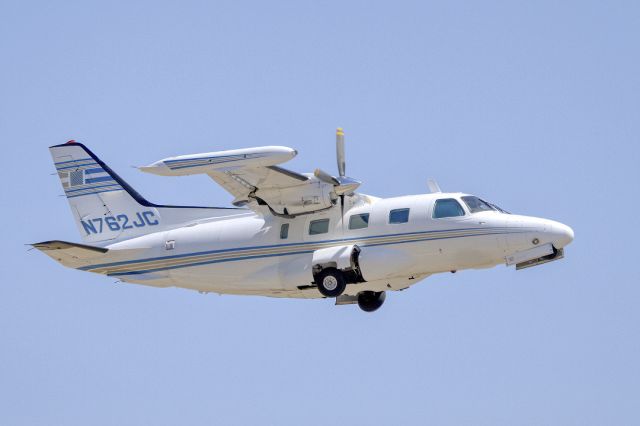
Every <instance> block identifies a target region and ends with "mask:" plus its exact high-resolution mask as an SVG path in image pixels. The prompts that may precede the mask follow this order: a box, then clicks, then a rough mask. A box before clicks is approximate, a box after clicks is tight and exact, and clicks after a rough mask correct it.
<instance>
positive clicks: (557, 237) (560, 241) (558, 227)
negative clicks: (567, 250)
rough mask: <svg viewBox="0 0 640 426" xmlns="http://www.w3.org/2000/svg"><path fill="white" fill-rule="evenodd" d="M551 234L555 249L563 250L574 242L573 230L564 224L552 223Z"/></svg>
mask: <svg viewBox="0 0 640 426" xmlns="http://www.w3.org/2000/svg"><path fill="white" fill-rule="evenodd" d="M551 234H552V239H553V245H554V247H555V248H562V247H564V246H566V245H568V244H569V243H571V241H573V229H571V228H570V227H568V226H567V225H565V224H564V223H560V222H552V223H551Z"/></svg>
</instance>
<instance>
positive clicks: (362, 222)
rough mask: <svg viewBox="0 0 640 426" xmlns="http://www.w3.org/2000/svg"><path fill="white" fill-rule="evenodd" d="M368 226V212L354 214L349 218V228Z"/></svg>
mask: <svg viewBox="0 0 640 426" xmlns="http://www.w3.org/2000/svg"><path fill="white" fill-rule="evenodd" d="M367 226H369V213H362V214H354V215H353V216H351V217H350V218H349V229H362V228H366V227H367Z"/></svg>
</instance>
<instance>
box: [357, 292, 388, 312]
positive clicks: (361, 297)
mask: <svg viewBox="0 0 640 426" xmlns="http://www.w3.org/2000/svg"><path fill="white" fill-rule="evenodd" d="M386 298H387V295H386V293H385V292H384V291H378V292H375V291H363V292H360V293H358V306H360V309H362V310H363V311H365V312H373V311H375V310H377V309H378V308H379V307H380V306H382V304H383V303H384V299H386Z"/></svg>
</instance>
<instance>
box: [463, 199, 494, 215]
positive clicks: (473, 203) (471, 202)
mask: <svg viewBox="0 0 640 426" xmlns="http://www.w3.org/2000/svg"><path fill="white" fill-rule="evenodd" d="M462 201H464V203H465V204H466V205H467V207H469V211H470V212H471V213H478V212H488V211H492V210H493V207H491V204H489V203H487V202H486V201H484V200H481V199H480V198H478V197H474V196H472V195H467V196H464V197H462Z"/></svg>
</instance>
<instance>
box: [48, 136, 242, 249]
mask: <svg viewBox="0 0 640 426" xmlns="http://www.w3.org/2000/svg"><path fill="white" fill-rule="evenodd" d="M49 150H50V151H51V156H52V157H53V162H54V163H55V166H56V169H57V171H58V176H59V178H60V181H61V182H62V188H63V189H64V193H65V195H66V196H67V200H68V201H69V206H70V207H71V213H72V214H73V217H74V219H75V221H76V225H77V226H78V230H79V231H80V234H81V235H82V240H83V241H84V242H85V243H101V242H114V241H115V240H123V239H128V238H134V237H136V236H140V235H144V234H148V233H151V232H157V231H161V230H164V229H169V228H172V227H175V225H176V224H183V223H186V222H189V221H193V220H197V219H203V218H210V217H218V216H222V215H229V213H230V212H229V211H228V210H239V209H231V208H217V207H186V206H162V205H157V204H153V203H150V202H149V201H147V200H145V199H144V197H142V196H141V195H140V194H138V193H137V192H136V191H135V190H134V189H133V188H132V187H131V186H129V185H128V184H127V183H126V182H125V181H124V180H123V179H122V178H121V177H120V176H118V175H117V174H116V173H115V172H114V171H113V170H111V169H110V168H109V166H107V165H106V164H105V163H103V162H102V161H101V160H100V159H99V158H98V157H96V156H95V154H93V152H91V151H90V150H89V149H88V148H87V147H85V146H84V145H83V144H81V143H78V142H75V141H69V142H67V143H65V144H62V145H54V146H52V147H50V148H49ZM176 209H179V210H176ZM232 213H233V212H232Z"/></svg>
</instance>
